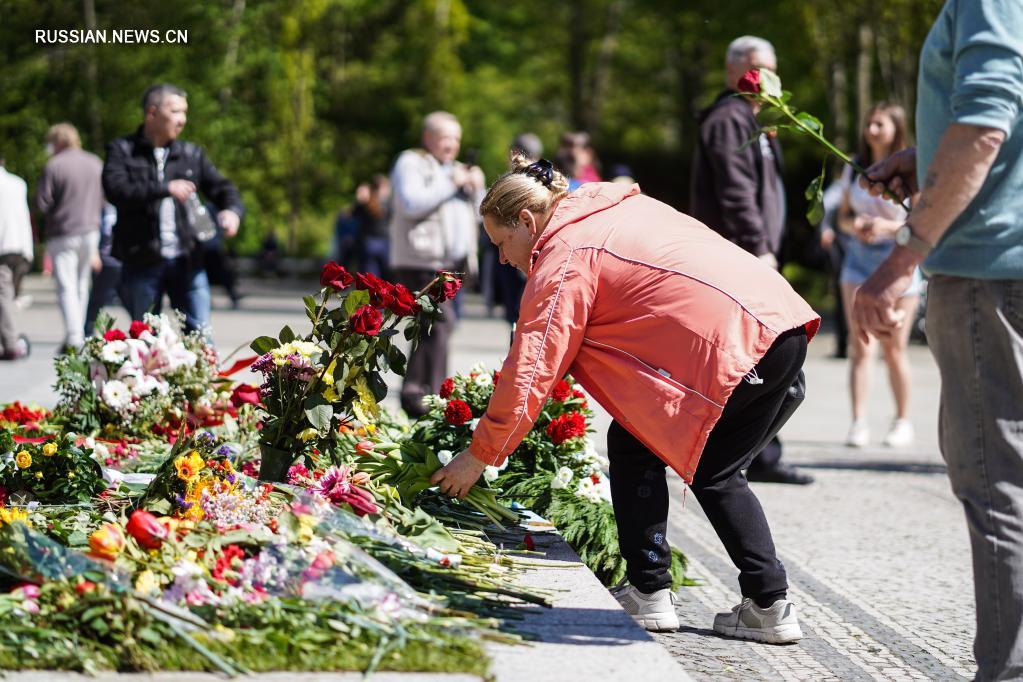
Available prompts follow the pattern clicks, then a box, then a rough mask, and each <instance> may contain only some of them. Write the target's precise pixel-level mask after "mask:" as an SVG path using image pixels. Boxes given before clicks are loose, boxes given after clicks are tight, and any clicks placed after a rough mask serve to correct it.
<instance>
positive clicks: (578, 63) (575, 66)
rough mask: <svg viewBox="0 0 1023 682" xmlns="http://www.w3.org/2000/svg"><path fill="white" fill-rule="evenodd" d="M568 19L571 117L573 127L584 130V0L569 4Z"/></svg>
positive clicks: (573, 0) (573, 1) (575, 0)
mask: <svg viewBox="0 0 1023 682" xmlns="http://www.w3.org/2000/svg"><path fill="white" fill-rule="evenodd" d="M568 16H569V19H568V23H569V25H568V36H569V37H568V79H569V83H570V85H569V91H570V93H571V94H570V96H571V98H572V99H571V101H570V102H569V109H568V110H569V115H570V117H571V123H572V127H573V128H575V129H576V130H582V129H584V128H585V127H586V113H585V112H586V101H585V100H586V93H585V86H584V77H583V74H584V73H585V70H586V29H585V27H584V23H583V22H584V18H585V16H586V12H585V11H584V10H583V3H582V0H572V2H571V3H569V14H568Z"/></svg>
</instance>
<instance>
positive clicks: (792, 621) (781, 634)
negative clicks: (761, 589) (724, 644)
mask: <svg viewBox="0 0 1023 682" xmlns="http://www.w3.org/2000/svg"><path fill="white" fill-rule="evenodd" d="M714 632H717V633H719V634H722V635H725V636H726V637H736V638H738V639H751V640H753V641H755V642H765V643H767V644H788V643H790V642H795V641H798V640H800V639H802V638H803V631H802V630H800V629H799V620H798V619H797V618H796V605H795V604H793V603H792V602H790V601H788V600H786V599H779V600H778V601H776V602H774V603H773V604H771V607H770V608H767V609H762V608H760V607H759V606H757V605H756V604H755V603H753V600H752V599H750V598H748V597H747V598H746V599H743V600H742V603H740V604H739V605H737V606H735V607H733V608H732V610H731V611H729V612H728V613H719V614H717V615H716V616H714Z"/></svg>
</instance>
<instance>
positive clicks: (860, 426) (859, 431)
mask: <svg viewBox="0 0 1023 682" xmlns="http://www.w3.org/2000/svg"><path fill="white" fill-rule="evenodd" d="M868 443H870V427H869V426H867V420H866V419H854V420H853V423H852V424H850V425H849V435H848V436H846V437H845V444H846V445H848V446H849V447H853V448H865V447H867V444H868Z"/></svg>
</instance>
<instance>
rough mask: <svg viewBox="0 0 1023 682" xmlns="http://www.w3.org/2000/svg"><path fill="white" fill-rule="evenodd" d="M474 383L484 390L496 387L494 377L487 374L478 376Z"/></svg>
mask: <svg viewBox="0 0 1023 682" xmlns="http://www.w3.org/2000/svg"><path fill="white" fill-rule="evenodd" d="M473 381H474V382H476V385H477V386H482V387H483V388H486V387H488V386H493V385H494V377H492V376H490V375H489V374H487V373H486V372H484V373H483V374H477V375H476V378H475V379H473Z"/></svg>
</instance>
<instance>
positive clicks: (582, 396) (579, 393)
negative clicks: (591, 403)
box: [572, 388, 588, 407]
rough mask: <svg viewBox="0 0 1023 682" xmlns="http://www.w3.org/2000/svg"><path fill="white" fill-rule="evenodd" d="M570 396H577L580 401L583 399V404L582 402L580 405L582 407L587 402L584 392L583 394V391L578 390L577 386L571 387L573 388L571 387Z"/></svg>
mask: <svg viewBox="0 0 1023 682" xmlns="http://www.w3.org/2000/svg"><path fill="white" fill-rule="evenodd" d="M572 397H573V398H577V399H578V400H581V401H583V404H582V406H583V407H586V405H587V404H588V403H587V402H586V394H585V393H583V392H582V391H580V390H579V389H577V388H573V389H572Z"/></svg>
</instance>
